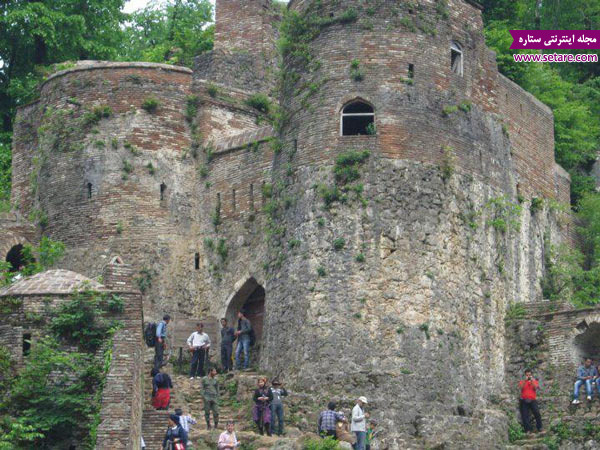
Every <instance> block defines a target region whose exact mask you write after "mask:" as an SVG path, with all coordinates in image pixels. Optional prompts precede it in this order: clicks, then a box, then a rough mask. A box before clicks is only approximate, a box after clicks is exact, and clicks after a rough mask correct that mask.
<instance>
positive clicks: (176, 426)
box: [162, 414, 188, 450]
mask: <svg viewBox="0 0 600 450" xmlns="http://www.w3.org/2000/svg"><path fill="white" fill-rule="evenodd" d="M187 443H188V436H187V433H186V432H185V430H184V429H183V427H182V426H181V424H180V423H179V416H177V415H175V414H170V415H169V428H167V432H166V433H165V438H164V439H163V445H162V448H163V449H167V450H186V449H187Z"/></svg>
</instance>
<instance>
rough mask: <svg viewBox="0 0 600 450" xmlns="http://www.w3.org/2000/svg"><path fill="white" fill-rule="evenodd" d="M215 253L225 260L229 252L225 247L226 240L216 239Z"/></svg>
mask: <svg viewBox="0 0 600 450" xmlns="http://www.w3.org/2000/svg"><path fill="white" fill-rule="evenodd" d="M216 251H217V255H219V256H220V257H221V260H222V261H225V260H226V259H227V255H228V254H229V250H228V249H227V242H226V241H225V239H222V238H221V239H219V240H218V241H217V248H216Z"/></svg>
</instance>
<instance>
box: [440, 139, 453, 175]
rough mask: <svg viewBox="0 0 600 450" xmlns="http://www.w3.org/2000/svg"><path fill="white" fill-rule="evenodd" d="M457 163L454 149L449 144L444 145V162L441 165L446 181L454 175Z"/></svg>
mask: <svg viewBox="0 0 600 450" xmlns="http://www.w3.org/2000/svg"><path fill="white" fill-rule="evenodd" d="M455 165H456V155H455V154H454V149H453V148H452V147H450V146H449V145H444V146H443V147H442V163H441V166H440V170H441V171H442V179H443V180H444V181H447V180H449V179H450V178H451V177H452V175H453V174H454V171H455Z"/></svg>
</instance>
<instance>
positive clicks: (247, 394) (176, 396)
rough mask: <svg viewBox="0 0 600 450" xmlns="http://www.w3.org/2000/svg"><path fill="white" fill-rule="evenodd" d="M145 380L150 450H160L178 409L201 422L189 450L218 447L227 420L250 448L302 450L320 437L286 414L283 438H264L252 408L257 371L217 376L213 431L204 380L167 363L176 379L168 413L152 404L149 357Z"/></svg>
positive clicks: (144, 422)
mask: <svg viewBox="0 0 600 450" xmlns="http://www.w3.org/2000/svg"><path fill="white" fill-rule="evenodd" d="M146 361H147V362H146V369H145V372H144V374H145V377H144V400H145V402H144V410H143V415H142V436H143V438H144V440H145V442H146V449H147V450H159V449H161V445H162V440H163V438H164V434H165V431H166V429H167V418H168V415H169V414H170V413H173V412H174V410H175V408H181V409H182V410H183V412H184V414H189V415H191V416H192V417H193V418H194V419H196V421H197V422H198V423H197V424H196V425H192V426H191V427H190V433H189V439H190V442H191V445H189V446H188V449H193V450H199V449H203V450H205V449H206V450H208V449H214V448H216V443H217V441H218V438H219V434H220V433H221V432H223V430H224V429H225V424H226V422H227V421H228V420H234V421H235V423H236V426H235V429H236V434H237V437H238V440H239V441H240V443H242V444H243V446H244V447H245V448H247V449H250V448H252V449H255V450H259V449H267V448H272V447H277V448H278V449H281V450H283V449H290V450H292V449H294V450H300V449H301V448H302V442H303V441H304V440H306V439H309V438H311V437H312V438H316V437H317V435H316V434H313V433H307V432H305V431H301V430H300V429H298V428H296V427H294V426H292V425H290V423H289V419H290V418H291V417H290V414H288V413H287V411H286V426H285V434H284V436H272V437H270V436H267V435H266V434H265V435H264V436H261V435H260V434H258V432H257V430H256V426H255V425H254V423H253V421H252V416H251V407H252V395H253V393H254V389H255V387H256V380H257V378H258V376H259V373H258V372H256V371H243V372H233V373H229V374H222V375H218V379H219V389H220V402H219V426H218V428H217V429H214V422H213V420H212V415H211V425H212V426H213V428H212V429H210V430H207V429H206V423H205V419H204V409H203V401H202V381H201V379H198V378H196V379H194V380H190V379H189V377H188V376H186V375H176V374H174V367H173V366H172V365H171V364H168V365H167V366H166V367H165V368H164V371H165V372H166V373H168V374H169V375H170V376H171V378H172V380H173V386H174V387H173V390H172V391H171V405H170V410H169V411H156V410H154V408H153V407H152V405H151V403H150V393H151V391H152V382H151V380H150V375H149V374H150V370H151V368H152V361H151V360H150V358H149V356H148V355H147V358H146Z"/></svg>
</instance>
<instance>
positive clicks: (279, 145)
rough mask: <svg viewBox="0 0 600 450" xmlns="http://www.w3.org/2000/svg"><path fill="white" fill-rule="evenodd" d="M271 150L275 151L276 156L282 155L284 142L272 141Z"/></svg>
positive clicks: (275, 139)
mask: <svg viewBox="0 0 600 450" xmlns="http://www.w3.org/2000/svg"><path fill="white" fill-rule="evenodd" d="M271 150H273V153H275V154H276V155H278V154H280V153H281V151H282V150H283V142H281V139H279V138H274V139H272V140H271Z"/></svg>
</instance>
